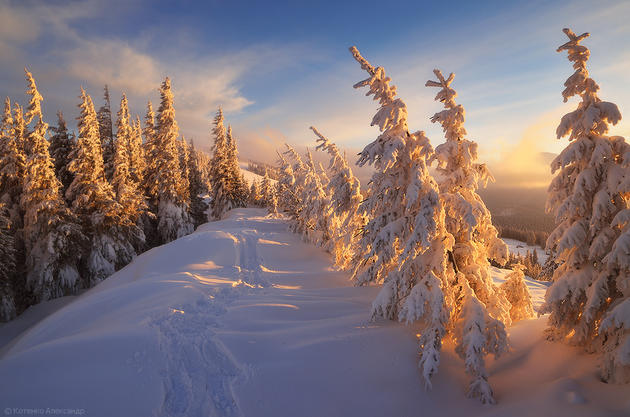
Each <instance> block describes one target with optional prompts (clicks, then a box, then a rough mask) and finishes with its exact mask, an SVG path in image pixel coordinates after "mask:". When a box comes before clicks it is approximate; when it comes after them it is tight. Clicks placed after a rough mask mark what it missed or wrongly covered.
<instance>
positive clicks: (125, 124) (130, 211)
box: [111, 93, 147, 251]
mask: <svg viewBox="0 0 630 417" xmlns="http://www.w3.org/2000/svg"><path fill="white" fill-rule="evenodd" d="M116 115H117V118H116V137H115V141H114V159H113V167H114V172H113V174H112V180H111V185H112V187H113V189H114V194H115V196H116V201H118V203H119V204H120V208H121V210H122V211H121V213H120V215H121V216H122V217H123V218H124V222H125V223H127V224H130V225H131V224H133V225H135V224H137V223H138V220H139V219H140V216H141V215H142V213H143V212H144V210H145V209H146V207H147V206H146V202H145V199H144V195H143V193H142V191H141V189H140V184H139V183H138V182H136V180H135V179H134V178H133V176H132V168H131V162H132V160H131V147H132V143H133V142H134V140H135V136H136V132H135V131H134V128H133V127H132V126H131V123H130V116H129V104H128V102H127V96H126V95H125V94H124V93H123V96H122V99H121V100H120V110H118V113H117V114H116ZM131 243H132V244H133V245H134V248H136V250H138V251H139V250H141V249H142V248H143V246H144V243H145V237H144V232H143V231H142V230H140V229H137V230H135V233H134V240H133V241H132V242H131Z"/></svg>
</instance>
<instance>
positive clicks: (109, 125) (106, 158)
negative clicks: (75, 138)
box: [96, 85, 115, 181]
mask: <svg viewBox="0 0 630 417" xmlns="http://www.w3.org/2000/svg"><path fill="white" fill-rule="evenodd" d="M103 101H104V104H103V106H102V107H101V108H100V109H98V113H97V116H96V117H97V119H98V131H99V137H100V141H101V146H102V147H103V163H104V164H105V165H104V166H105V178H107V180H108V181H109V180H111V178H112V175H113V174H114V152H115V151H114V127H113V120H112V106H111V100H110V98H109V88H108V87H107V85H105V87H104V88H103Z"/></svg>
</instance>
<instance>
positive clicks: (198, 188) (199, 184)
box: [188, 139, 208, 227]
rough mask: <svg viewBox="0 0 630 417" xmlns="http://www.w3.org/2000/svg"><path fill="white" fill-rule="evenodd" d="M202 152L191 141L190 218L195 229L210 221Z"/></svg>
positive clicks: (189, 169) (189, 167)
mask: <svg viewBox="0 0 630 417" xmlns="http://www.w3.org/2000/svg"><path fill="white" fill-rule="evenodd" d="M199 154H200V152H199V151H197V150H196V149H195V144H194V142H193V140H192V139H191V140H190V158H188V175H189V180H188V184H189V187H190V188H189V194H190V216H191V217H192V219H193V222H194V225H195V227H197V226H199V225H201V224H203V223H206V222H207V221H208V214H207V213H206V211H207V210H208V204H206V202H205V201H204V198H203V196H204V195H205V194H207V193H208V189H207V187H206V185H205V184H204V180H203V172H202V169H201V158H200V155H199Z"/></svg>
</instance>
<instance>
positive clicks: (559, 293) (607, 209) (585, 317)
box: [543, 29, 630, 383]
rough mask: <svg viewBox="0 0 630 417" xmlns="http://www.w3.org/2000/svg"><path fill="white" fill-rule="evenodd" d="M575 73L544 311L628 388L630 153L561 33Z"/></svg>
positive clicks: (563, 130) (574, 42) (605, 376)
mask: <svg viewBox="0 0 630 417" xmlns="http://www.w3.org/2000/svg"><path fill="white" fill-rule="evenodd" d="M564 33H565V34H566V35H567V37H568V38H569V40H568V42H566V43H565V44H563V45H562V46H560V47H559V48H558V52H561V51H567V53H568V58H569V61H571V62H572V63H573V68H574V69H575V72H574V73H573V75H571V76H570V77H569V78H568V79H567V80H566V82H565V83H564V85H565V87H566V88H565V89H564V91H563V92H562V96H563V97H564V101H565V102H566V101H567V100H568V99H569V98H570V97H572V96H578V97H579V98H580V102H579V104H578V106H577V109H575V110H574V111H572V112H570V113H568V114H566V115H564V116H563V117H562V120H561V121H560V125H559V126H558V128H557V130H556V133H557V136H558V138H562V137H565V136H568V139H569V144H568V145H567V147H566V148H565V149H564V150H563V151H562V152H561V153H560V154H559V155H558V156H557V157H556V158H555V159H554V160H553V162H552V164H551V169H552V172H553V173H555V177H554V178H553V180H552V182H551V184H550V186H549V195H548V200H547V209H548V210H549V211H551V212H552V213H553V214H554V216H555V220H556V224H557V226H556V228H555V230H554V231H553V232H552V233H551V234H550V236H549V239H548V240H547V248H548V249H550V250H551V251H552V253H554V254H555V261H556V262H557V263H558V267H557V269H556V270H555V272H554V275H553V285H552V286H551V287H550V288H549V289H548V290H547V293H546V295H545V304H544V306H543V311H544V312H547V313H551V314H550V317H549V324H550V326H551V328H550V331H549V334H550V336H551V337H553V338H557V339H565V340H567V341H569V342H570V343H573V344H576V345H580V346H583V347H585V348H587V349H588V350H591V351H597V352H600V353H602V354H603V355H602V366H601V378H602V380H604V381H609V382H621V383H627V382H630V227H629V223H630V206H629V201H630V175H629V174H628V173H629V172H630V146H629V145H628V143H627V142H626V141H625V139H624V138H622V137H619V136H607V135H606V133H607V132H608V129H609V125H610V124H613V125H614V124H617V122H619V120H621V113H620V112H619V109H618V108H617V106H616V105H615V104H613V103H610V102H605V101H602V100H601V99H600V98H599V97H598V96H597V91H598V90H599V86H598V85H597V83H596V82H595V81H594V80H593V79H592V78H590V76H589V73H588V70H587V68H586V63H587V61H588V58H589V55H590V52H589V50H588V48H586V47H585V46H583V45H581V44H580V42H581V41H582V40H584V39H585V38H587V37H588V36H589V34H588V33H584V34H582V35H579V36H577V35H576V34H575V33H573V32H572V31H571V30H570V29H564Z"/></svg>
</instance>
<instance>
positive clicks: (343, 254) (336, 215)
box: [311, 126, 365, 269]
mask: <svg viewBox="0 0 630 417" xmlns="http://www.w3.org/2000/svg"><path fill="white" fill-rule="evenodd" d="M311 130H312V131H313V132H314V133H315V135H316V136H317V142H321V143H320V144H319V145H318V146H317V149H321V150H323V151H326V152H328V154H329V155H330V164H329V170H330V172H331V174H332V177H331V178H330V181H329V182H328V184H327V185H326V192H327V194H328V195H330V204H331V207H330V218H331V223H330V224H331V226H332V227H331V231H330V233H331V243H330V245H329V246H328V250H330V252H331V253H332V254H333V256H334V258H335V265H336V266H337V267H339V268H342V269H345V268H347V267H348V266H349V263H350V260H351V258H352V251H353V249H354V246H355V245H356V243H357V242H356V241H357V237H358V235H359V232H360V230H361V229H362V228H363V226H364V225H365V221H364V217H363V216H360V215H359V214H358V212H359V206H360V205H361V201H362V200H363V196H362V195H361V184H360V183H359V180H358V179H357V177H355V176H354V174H353V173H352V169H351V168H350V166H349V164H348V161H347V159H346V157H345V155H342V154H341V152H340V151H339V148H337V145H335V144H334V143H332V142H331V141H330V140H328V139H327V138H326V137H325V136H324V135H322V134H321V133H319V132H318V131H317V129H315V128H314V127H312V126H311Z"/></svg>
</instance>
